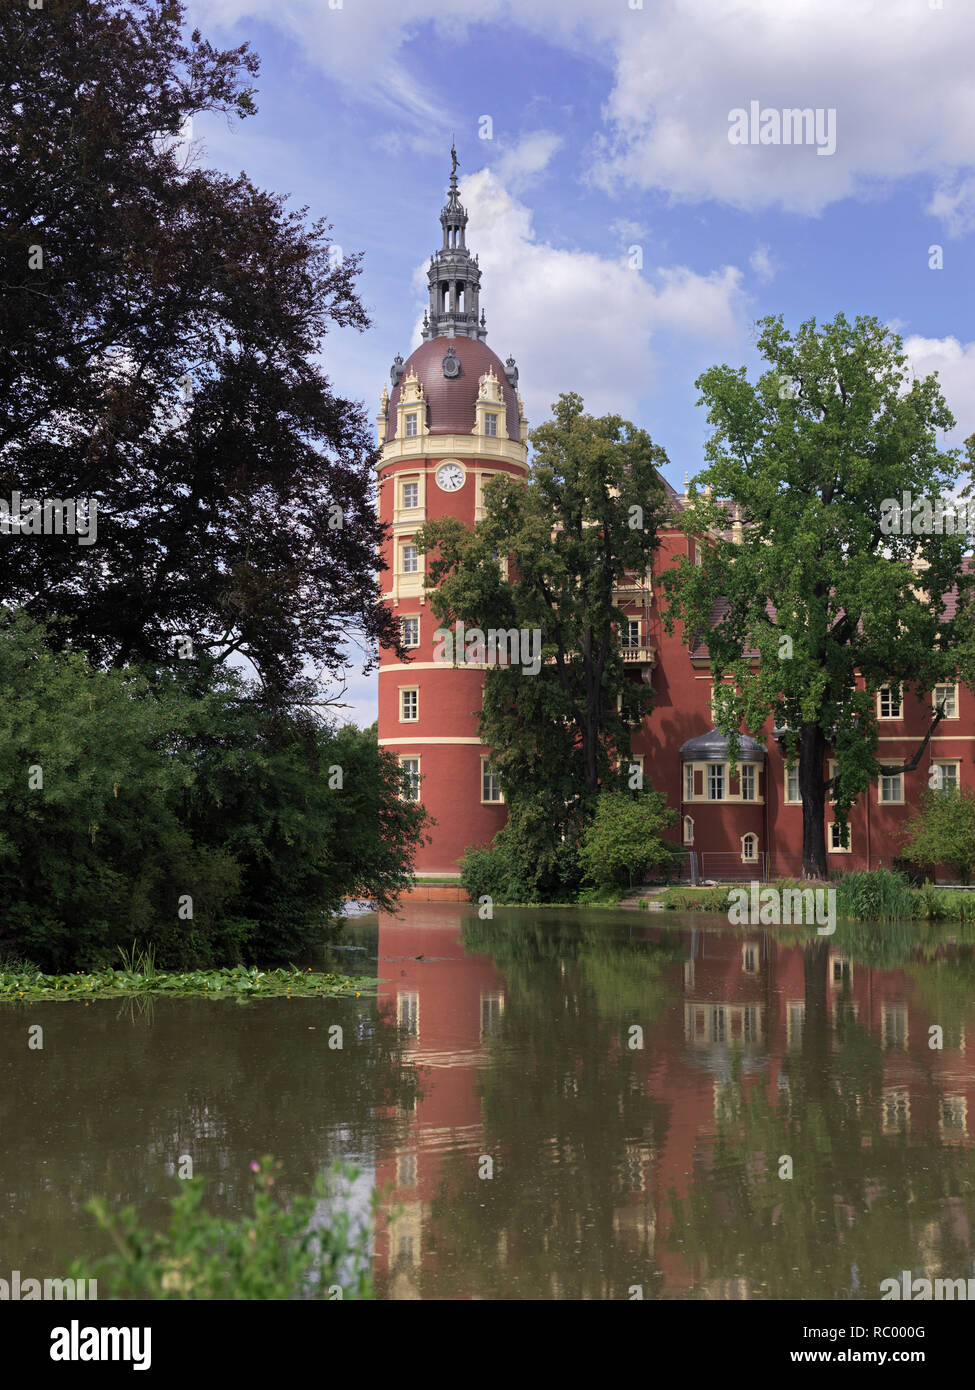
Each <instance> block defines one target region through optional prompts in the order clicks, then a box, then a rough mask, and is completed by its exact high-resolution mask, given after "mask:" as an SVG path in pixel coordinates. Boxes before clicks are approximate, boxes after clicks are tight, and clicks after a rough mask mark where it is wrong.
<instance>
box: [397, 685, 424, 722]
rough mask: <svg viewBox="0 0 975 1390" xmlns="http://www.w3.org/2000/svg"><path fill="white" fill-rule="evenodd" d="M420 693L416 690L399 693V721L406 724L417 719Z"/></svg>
mask: <svg viewBox="0 0 975 1390" xmlns="http://www.w3.org/2000/svg"><path fill="white" fill-rule="evenodd" d="M419 711H420V692H419V691H418V690H401V691H400V715H399V717H400V719H401V720H404V721H405V722H406V723H408V724H412V723H414V722H415V721H416V720H417V719H418V718H419Z"/></svg>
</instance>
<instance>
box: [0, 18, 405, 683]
mask: <svg viewBox="0 0 975 1390" xmlns="http://www.w3.org/2000/svg"><path fill="white" fill-rule="evenodd" d="M183 20H184V7H183V6H182V5H181V4H179V3H175V2H174V0H91V2H90V3H78V0H45V4H44V6H43V8H41V9H37V10H32V9H29V8H28V6H27V4H26V3H23V4H21V3H17V4H5V5H4V6H3V7H2V9H0V74H2V76H0V289H2V299H0V496H4V495H6V496H7V497H8V498H9V497H10V495H11V493H12V492H14V491H18V492H19V493H20V494H21V497H22V498H23V499H25V500H26V499H28V498H37V499H52V498H58V499H69V498H84V499H91V501H92V502H93V503H97V540H96V542H95V543H94V544H91V545H81V544H79V542H78V538H77V537H76V536H68V535H64V536H60V537H59V536H43V537H41V536H32V535H25V534H20V535H16V534H15V535H12V536H9V537H4V543H3V545H2V546H0V599H3V600H4V601H6V602H8V603H16V604H19V605H21V606H23V607H25V608H26V609H27V610H28V611H30V612H33V613H34V614H35V615H38V616H39V615H41V614H42V613H56V614H58V615H62V616H64V617H65V618H67V619H68V623H67V625H66V626H65V627H64V628H63V629H59V630H61V631H63V633H64V639H63V640H66V641H72V642H76V643H81V644H83V645H84V646H86V647H87V649H88V650H89V652H90V653H91V654H92V655H93V656H94V657H96V658H97V659H100V660H107V661H111V662H114V663H117V664H122V663H125V662H126V661H128V660H130V659H133V658H143V659H150V660H156V661H159V660H170V659H171V658H172V656H173V649H174V639H176V638H183V639H185V638H190V639H191V640H192V642H193V645H194V651H202V652H203V653H206V654H208V655H209V656H211V657H216V658H217V659H224V658H226V657H228V656H229V655H230V654H231V653H233V652H240V653H242V654H244V655H245V656H247V657H248V658H250V659H251V660H252V661H253V663H254V665H255V666H256V668H257V670H258V671H259V673H260V675H261V678H262V679H263V681H264V682H265V684H266V685H267V686H268V687H269V688H270V689H272V690H274V691H276V692H277V693H278V694H280V695H284V694H285V693H287V692H288V691H290V690H291V689H292V688H293V685H294V682H295V681H296V679H297V677H298V674H299V673H300V671H301V669H302V667H303V666H304V665H306V664H307V663H309V662H312V663H317V664H318V665H319V666H320V667H322V668H324V669H335V668H336V667H337V666H338V665H340V664H342V661H343V642H344V638H345V636H346V634H347V632H348V630H349V629H350V628H355V629H357V630H358V631H360V632H361V633H362V634H363V636H364V637H365V638H366V639H367V640H369V641H376V640H377V639H378V640H380V641H387V640H392V641H394V642H395V637H396V634H395V632H394V628H393V623H392V619H391V618H390V616H389V614H388V612H387V610H386V608H385V607H384V606H383V605H381V604H377V603H376V602H375V598H376V594H377V586H376V581H375V570H376V568H377V560H376V556H377V550H378V543H379V540H380V538H381V527H380V524H379V522H378V520H377V518H376V515H375V511H374V505H373V465H374V463H375V453H374V450H373V448H372V445H371V441H370V438H369V432H368V425H367V421H366V418H365V415H364V412H363V410H362V408H361V406H360V405H359V404H356V403H352V402H349V401H346V400H343V399H340V398H339V397H337V396H336V395H335V394H334V393H333V391H332V388H331V386H330V384H329V381H328V379H327V377H326V376H325V375H324V373H323V371H322V367H321V365H320V362H319V360H318V354H319V351H320V347H321V342H322V339H323V337H324V335H325V334H326V332H327V330H328V329H329V328H332V327H340V328H348V327H354V328H357V329H363V328H365V327H366V326H367V322H368V321H367V318H366V315H365V313H364V311H363V308H362V305H361V304H360V302H359V300H358V298H357V297H356V294H355V289H354V282H355V278H356V276H357V273H358V270H359V263H360V258H359V257H358V256H356V255H348V256H345V257H344V258H343V256H342V254H341V252H340V249H339V248H338V247H337V246H335V245H334V244H333V243H332V241H331V238H330V235H329V233H330V231H331V227H330V224H328V223H327V222H325V221H321V220H317V221H309V220H308V219H307V218H306V209H289V208H287V207H286V205H285V200H284V199H283V198H281V197H279V196H277V195H275V194H273V193H269V192H265V191H262V190H260V189H258V188H256V187H255V186H254V185H253V184H252V183H251V182H250V180H249V179H248V178H247V177H246V176H245V175H244V174H240V175H238V176H237V177H233V178H231V177H228V176H226V175H224V174H221V173H218V172H215V171H213V170H210V169H206V168H204V167H200V165H199V163H198V159H197V149H196V146H194V145H193V144H192V142H188V141H187V139H186V138H184V137H185V133H186V128H187V127H186V123H187V121H189V120H191V119H192V117H194V116H196V115H198V114H200V113H204V112H210V113H224V114H225V115H227V117H228V118H230V117H233V116H236V117H240V118H243V117H246V116H247V115H249V114H250V113H252V112H253V111H254V109H255V108H254V102H253V93H254V88H253V87H252V86H251V85H250V81H251V79H252V78H253V77H254V75H255V74H256V73H257V70H258V64H257V59H256V58H255V56H254V55H253V54H251V53H250V52H249V51H248V48H247V45H246V44H245V45H242V46H241V47H240V48H237V49H232V50H228V51H219V50H217V49H215V48H214V47H212V46H211V45H210V44H209V43H208V42H206V40H205V39H203V38H202V37H201V35H200V34H199V32H198V31H197V32H194V33H193V34H192V35H191V36H190V37H189V38H186V37H185V36H184V32H183Z"/></svg>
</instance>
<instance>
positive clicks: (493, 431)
mask: <svg viewBox="0 0 975 1390" xmlns="http://www.w3.org/2000/svg"><path fill="white" fill-rule="evenodd" d="M484 433H485V434H486V435H487V437H488V438H489V439H497V437H498V412H497V411H496V410H486V411H485V412H484Z"/></svg>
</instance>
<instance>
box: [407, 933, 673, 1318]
mask: <svg viewBox="0 0 975 1390" xmlns="http://www.w3.org/2000/svg"><path fill="white" fill-rule="evenodd" d="M602 920H603V923H605V920H606V919H605V918H603V919H602ZM607 935H608V932H607V927H606V926H605V925H600V926H598V927H593V926H592V925H591V922H589V921H587V919H586V916H585V915H583V914H576V913H574V914H573V915H572V918H571V919H566V918H565V917H561V916H560V915H558V914H555V913H551V914H550V913H545V914H544V916H542V915H541V914H538V913H532V914H530V915H529V914H527V913H526V914H519V913H517V912H511V913H507V912H506V913H504V914H503V915H499V918H497V919H495V921H493V922H480V921H478V919H476V918H471V919H468V920H467V921H465V923H464V945H465V948H466V949H468V950H469V951H472V952H478V953H489V954H490V955H491V956H492V957H493V961H494V965H495V967H496V968H497V969H498V970H499V971H500V972H501V973H502V974H503V975H504V977H505V981H506V999H505V1009H504V1013H503V1015H502V1019H501V1027H500V1031H499V1033H498V1035H497V1036H496V1037H495V1039H494V1040H493V1042H492V1045H491V1051H490V1055H489V1058H488V1060H487V1061H486V1063H485V1064H484V1066H483V1067H482V1070H481V1073H480V1084H481V1096H482V1117H483V1124H484V1141H483V1142H484V1147H483V1152H484V1153H486V1154H490V1155H492V1156H493V1157H494V1160H495V1169H494V1177H493V1178H491V1179H479V1178H478V1177H477V1170H476V1163H475V1160H474V1158H473V1156H472V1155H471V1154H469V1153H462V1152H460V1151H456V1152H454V1153H452V1154H450V1155H448V1156H447V1158H446V1159H445V1161H444V1164H443V1167H442V1170H441V1181H440V1187H439V1191H438V1194H437V1196H436V1198H435V1199H434V1202H433V1206H432V1213H431V1217H432V1219H431V1223H430V1227H429V1228H428V1229H429V1234H428V1245H427V1248H426V1254H427V1256H428V1257H427V1258H425V1259H424V1261H423V1273H422V1275H421V1282H420V1288H421V1291H422V1296H424V1297H443V1296H449V1295H450V1294H456V1293H457V1292H458V1291H459V1290H458V1288H457V1284H456V1278H457V1275H456V1271H457V1269H458V1268H459V1267H460V1268H463V1269H464V1271H465V1277H464V1283H463V1286H462V1289H461V1290H460V1291H462V1292H469V1293H473V1294H475V1295H476V1296H478V1297H482V1298H505V1297H508V1298H510V1297H517V1298H551V1297H553V1295H557V1296H559V1297H563V1298H586V1297H596V1298H599V1297H618V1298H625V1297H626V1291H627V1289H628V1287H629V1286H630V1285H631V1284H634V1283H643V1284H646V1283H647V1280H648V1275H649V1272H650V1271H651V1270H652V1268H653V1266H652V1263H651V1262H650V1256H651V1254H652V1238H653V1227H652V1222H653V1194H652V1192H651V1191H650V1190H649V1187H648V1184H649V1179H650V1167H651V1163H650V1158H651V1153H652V1150H653V1147H654V1145H655V1144H656V1143H657V1142H659V1141H660V1139H661V1138H662V1134H663V1129H664V1127H665V1114H664V1112H663V1111H662V1108H661V1107H660V1106H659V1105H658V1104H657V1103H656V1102H654V1101H652V1100H650V1099H648V1098H647V1097H646V1096H645V1095H644V1094H643V1092H642V1087H641V1083H640V1080H639V1078H638V1076H637V1074H636V1072H635V1070H634V1059H635V1058H638V1057H640V1056H641V1055H645V1054H640V1053H638V1052H637V1053H634V1052H630V1051H629V1050H628V1048H627V1046H626V1036H627V1035H626V1029H627V1025H628V1024H629V1023H631V1022H633V1023H641V1024H643V1025H644V1027H645V1028H646V1026H647V1025H649V1024H650V1023H651V1022H652V1021H653V1020H654V1019H655V1018H657V1017H659V1016H660V1014H661V1012H662V1011H663V1009H664V1008H665V1007H666V1006H667V1004H668V1002H672V1001H673V978H672V977H671V980H670V982H669V984H668V983H665V972H666V971H667V968H668V967H669V966H671V965H672V964H673V963H674V962H676V961H677V960H678V959H679V958H680V948H679V944H678V941H677V939H676V938H675V939H674V942H673V945H663V946H662V945H659V944H657V943H654V942H649V941H635V940H634V941H626V940H624V941H614V940H610V939H607Z"/></svg>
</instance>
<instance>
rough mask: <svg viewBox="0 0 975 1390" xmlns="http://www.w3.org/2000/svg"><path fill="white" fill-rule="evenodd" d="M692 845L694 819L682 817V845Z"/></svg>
mask: <svg viewBox="0 0 975 1390" xmlns="http://www.w3.org/2000/svg"><path fill="white" fill-rule="evenodd" d="M693 843H694V817H693V816H685V817H684V844H685V845H692V844H693Z"/></svg>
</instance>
